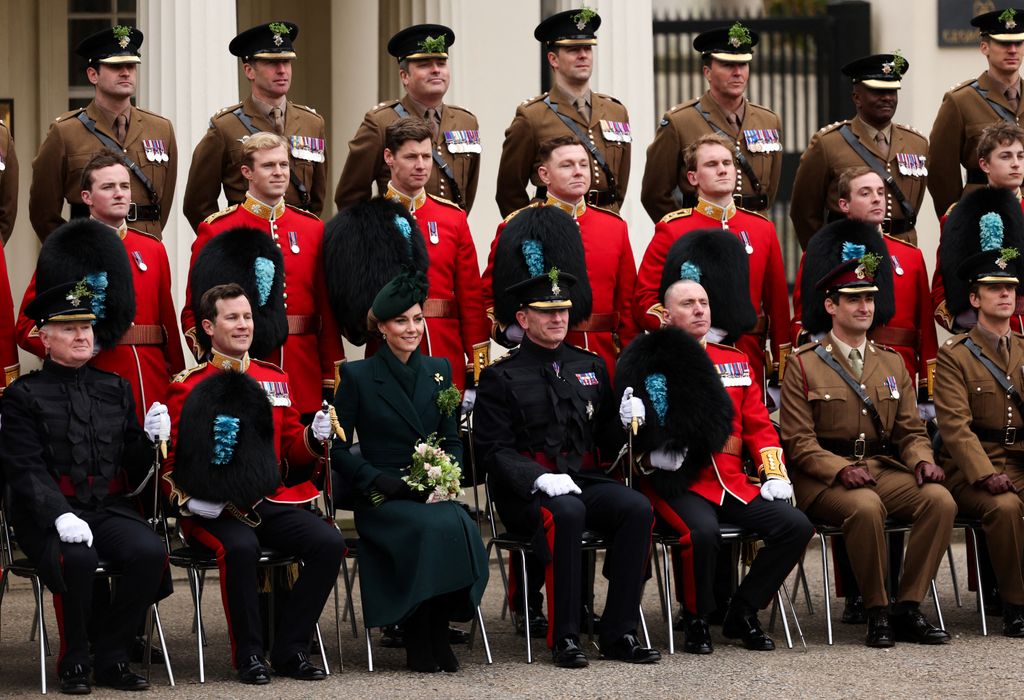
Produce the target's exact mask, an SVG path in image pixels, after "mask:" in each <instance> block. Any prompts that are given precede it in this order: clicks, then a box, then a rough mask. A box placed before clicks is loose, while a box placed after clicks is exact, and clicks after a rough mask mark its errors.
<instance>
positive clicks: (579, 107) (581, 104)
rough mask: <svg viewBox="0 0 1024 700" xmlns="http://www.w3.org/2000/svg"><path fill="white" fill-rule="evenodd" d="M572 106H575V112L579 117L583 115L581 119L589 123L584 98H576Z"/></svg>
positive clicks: (588, 114) (587, 107) (588, 113)
mask: <svg viewBox="0 0 1024 700" xmlns="http://www.w3.org/2000/svg"><path fill="white" fill-rule="evenodd" d="M574 104H575V106H576V111H577V112H579V113H580V114H581V115H583V118H584V119H586V120H587V121H588V122H589V121H590V107H589V106H588V105H587V100H586V98H583V97H577V98H576V102H575V103H574Z"/></svg>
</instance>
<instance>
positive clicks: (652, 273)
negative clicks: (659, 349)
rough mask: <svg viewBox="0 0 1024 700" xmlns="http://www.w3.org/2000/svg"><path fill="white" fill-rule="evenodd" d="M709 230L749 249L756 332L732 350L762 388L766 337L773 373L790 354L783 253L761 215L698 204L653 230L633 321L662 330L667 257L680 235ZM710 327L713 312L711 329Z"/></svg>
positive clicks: (639, 277)
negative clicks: (731, 237)
mask: <svg viewBox="0 0 1024 700" xmlns="http://www.w3.org/2000/svg"><path fill="white" fill-rule="evenodd" d="M723 219H724V220H723ZM709 228H711V229H715V228H720V229H725V230H726V231H730V232H731V233H733V234H735V235H736V237H737V238H739V239H740V242H741V243H743V244H744V246H745V247H747V251H748V261H749V263H750V302H751V303H752V304H753V305H754V310H755V311H756V312H757V314H758V317H759V318H758V327H757V328H756V329H755V332H752V333H746V334H744V335H742V336H740V338H739V340H738V341H736V346H737V347H738V348H739V349H740V350H742V351H743V352H745V353H746V354H747V357H748V358H749V361H750V366H751V368H752V369H753V375H752V376H754V377H755V380H756V381H757V382H759V383H760V382H761V381H762V377H763V376H764V373H765V364H764V363H765V334H767V336H768V338H769V339H770V342H771V351H772V357H773V365H774V367H773V368H771V369H772V370H773V371H774V370H776V369H778V362H779V357H780V353H781V351H782V350H783V349H788V348H789V332H790V329H789V326H790V316H789V288H788V286H787V285H786V270H785V268H784V267H783V265H782V250H781V248H780V247H779V239H778V236H777V235H776V233H775V224H773V223H772V222H771V221H769V220H768V219H766V218H764V217H763V216H761V215H760V214H755V213H753V212H748V211H746V210H744V209H737V208H736V207H735V206H733V205H731V204H730V205H729V207H728V208H727V209H722V208H721V207H717V206H715V205H714V204H710V203H709V202H706V201H704V200H702V199H701V200H698V202H697V207H695V208H693V209H680V210H678V211H675V212H672V213H671V214H668V215H667V216H665V218H663V219H662V220H661V221H660V222H658V225H657V226H656V227H655V228H654V237H653V238H652V239H651V242H650V244H648V246H647V251H646V252H645V253H644V258H643V260H642V261H641V262H640V271H639V273H638V274H637V281H636V295H635V297H634V301H633V317H634V318H635V319H636V322H637V323H638V324H639V325H640V327H641V328H642V329H644V330H656V329H657V328H659V327H660V326H661V313H660V311H661V309H662V303H661V299H660V298H659V297H658V290H659V289H660V288H661V273H662V269H663V268H664V266H665V258H666V257H667V255H668V251H669V249H670V248H671V247H672V244H673V243H675V242H676V240H677V239H678V238H679V237H680V236H682V235H683V234H686V233H689V232H691V231H698V230H701V229H709ZM714 322H715V317H714V309H712V310H711V324H712V325H714ZM765 323H767V328H765V325H764V324H765ZM758 331H759V332H758Z"/></svg>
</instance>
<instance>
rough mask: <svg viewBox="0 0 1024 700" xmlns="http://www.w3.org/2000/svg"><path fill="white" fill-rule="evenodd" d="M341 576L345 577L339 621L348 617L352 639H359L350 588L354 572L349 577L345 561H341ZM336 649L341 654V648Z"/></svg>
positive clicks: (353, 579)
mask: <svg viewBox="0 0 1024 700" xmlns="http://www.w3.org/2000/svg"><path fill="white" fill-rule="evenodd" d="M341 575H342V576H344V577H345V613H343V614H342V616H341V619H342V620H344V619H345V614H348V615H349V618H350V620H351V621H352V639H359V630H357V629H356V607H355V603H354V602H353V601H352V586H354V585H355V582H356V577H355V572H354V571H353V572H352V575H351V576H349V573H348V563H347V562H346V561H345V559H342V560H341ZM338 649H339V652H338V653H341V652H340V649H341V647H338Z"/></svg>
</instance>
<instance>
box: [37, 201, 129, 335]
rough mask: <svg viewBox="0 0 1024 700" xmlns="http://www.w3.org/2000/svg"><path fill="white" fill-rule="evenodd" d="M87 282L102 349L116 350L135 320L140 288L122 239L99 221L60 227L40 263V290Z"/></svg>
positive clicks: (41, 252) (48, 241)
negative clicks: (136, 300) (136, 289)
mask: <svg viewBox="0 0 1024 700" xmlns="http://www.w3.org/2000/svg"><path fill="white" fill-rule="evenodd" d="M82 280H88V283H89V284H90V287H91V290H90V292H91V294H90V303H91V304H92V305H93V307H94V308H93V312H94V314H95V315H96V323H95V324H94V325H93V336H94V338H95V341H96V345H97V346H99V347H100V348H110V347H113V346H114V345H116V344H117V341H118V340H119V339H120V338H121V336H123V335H124V334H125V332H126V331H127V330H128V329H129V328H130V327H131V325H132V321H133V320H134V319H135V284H134V282H132V270H131V264H130V263H129V262H128V252H127V251H126V250H125V247H124V243H123V242H122V241H121V238H120V237H119V236H118V235H117V232H116V231H114V229H112V228H110V227H109V226H107V225H106V224H101V223H100V222H99V221H96V220H94V219H72V220H71V221H69V222H68V223H66V224H63V225H62V226H59V227H58V228H57V229H56V230H55V231H54V232H53V233H51V234H50V235H49V236H47V237H46V241H45V242H44V243H43V247H42V248H41V249H40V250H39V259H38V260H37V261H36V279H35V283H36V289H37V290H43V291H45V290H48V289H50V288H51V287H56V286H57V285H61V284H66V283H68V282H73V283H75V284H78V283H79V282H80V281H82ZM101 287H102V289H101ZM96 292H99V294H100V296H99V297H97V296H95V293H96Z"/></svg>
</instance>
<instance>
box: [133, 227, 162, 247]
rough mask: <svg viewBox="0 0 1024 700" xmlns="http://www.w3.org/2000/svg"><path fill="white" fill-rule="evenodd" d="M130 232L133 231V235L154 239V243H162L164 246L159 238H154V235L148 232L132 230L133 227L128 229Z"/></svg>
mask: <svg viewBox="0 0 1024 700" xmlns="http://www.w3.org/2000/svg"><path fill="white" fill-rule="evenodd" d="M128 230H129V231H131V232H132V233H134V234H136V235H139V236H145V237H146V238H152V239H153V240H154V241H156V242H157V243H160V244H161V245H162V241H161V240H160V239H159V238H157V237H156V236H154V235H153V234H152V233H149V232H147V231H140V230H139V229H137V228H132V227H131V226H129V227H128Z"/></svg>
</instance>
